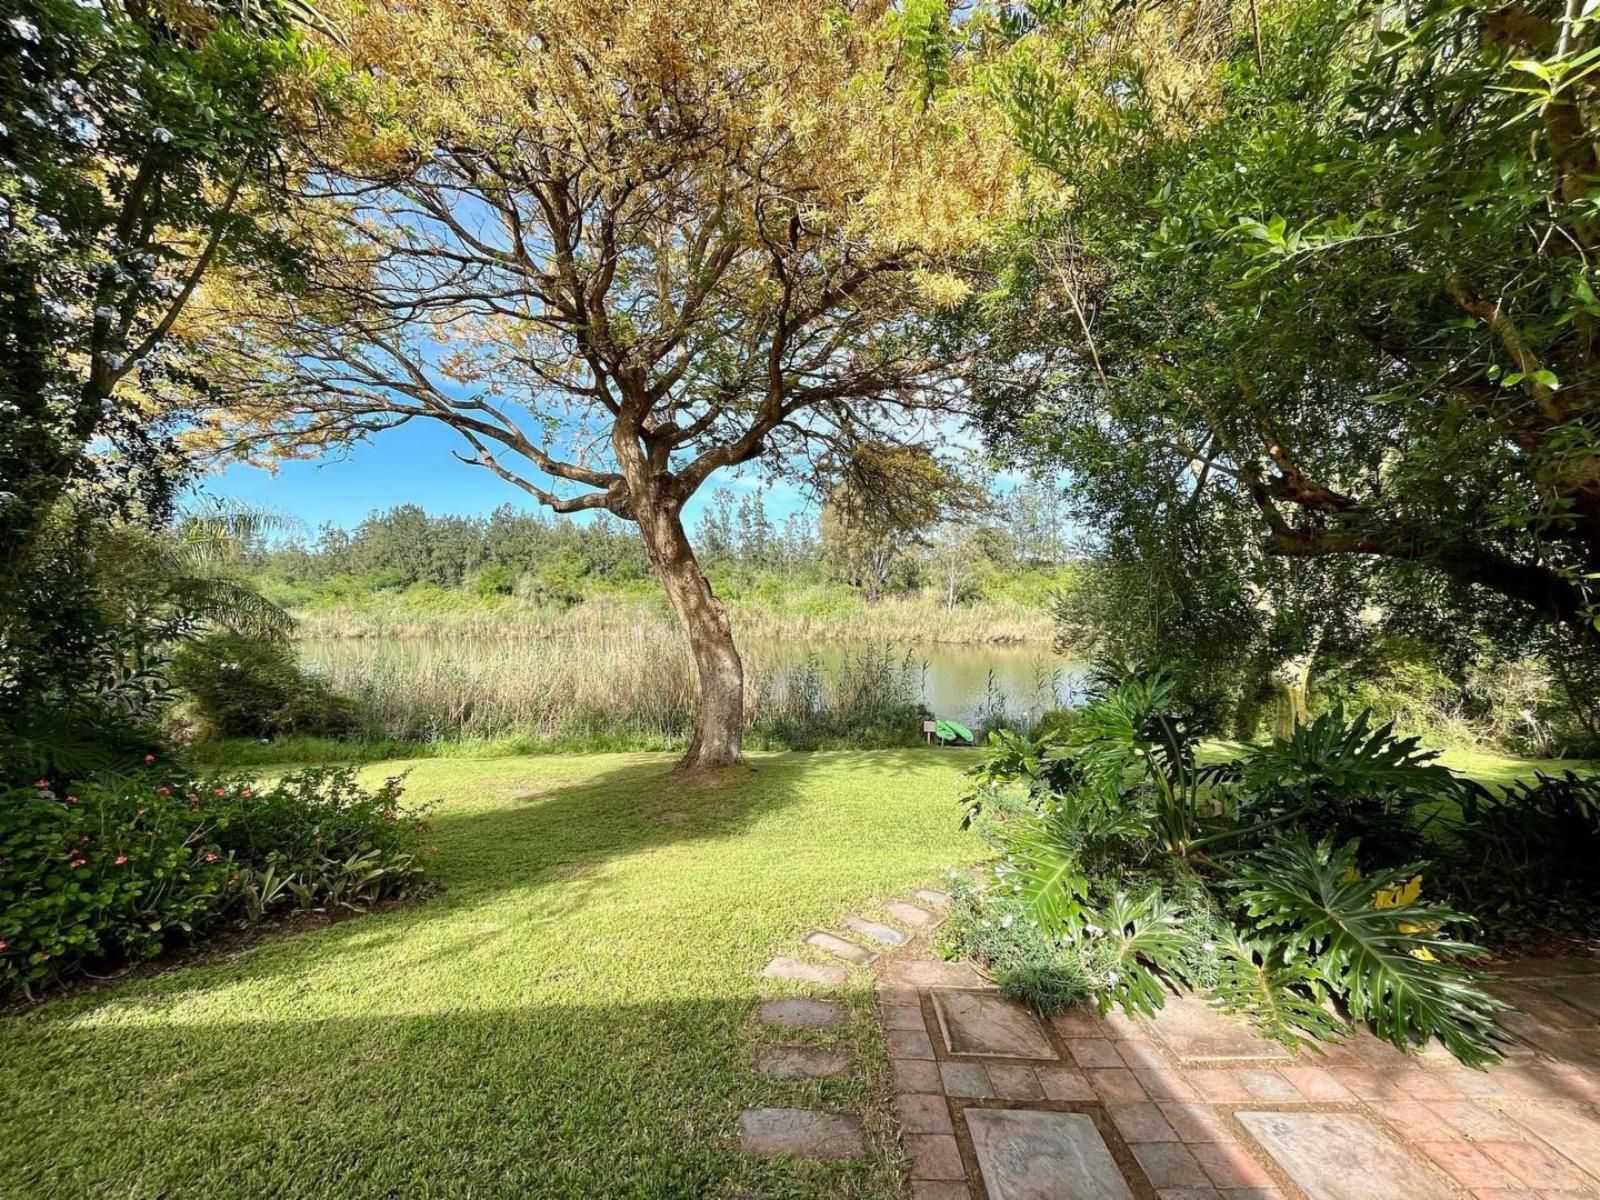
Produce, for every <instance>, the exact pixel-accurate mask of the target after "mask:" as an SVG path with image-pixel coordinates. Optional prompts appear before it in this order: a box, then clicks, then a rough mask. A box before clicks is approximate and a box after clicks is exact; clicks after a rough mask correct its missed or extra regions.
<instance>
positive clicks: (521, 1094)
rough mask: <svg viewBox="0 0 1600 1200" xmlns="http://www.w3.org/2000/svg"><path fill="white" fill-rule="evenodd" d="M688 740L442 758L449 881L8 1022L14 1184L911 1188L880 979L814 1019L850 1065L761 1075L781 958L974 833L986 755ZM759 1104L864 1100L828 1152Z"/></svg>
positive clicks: (441, 862) (0, 1090)
mask: <svg viewBox="0 0 1600 1200" xmlns="http://www.w3.org/2000/svg"><path fill="white" fill-rule="evenodd" d="M671 761H672V760H671V758H670V757H669V756H666V755H596V756H590V757H556V758H551V757H540V758H496V759H484V760H471V759H459V758H457V759H443V760H438V759H434V760H423V761H417V762H415V763H411V764H380V765H378V766H374V767H371V768H368V772H369V773H370V774H373V775H381V774H385V773H388V772H389V771H392V770H395V769H398V768H399V767H403V766H408V765H409V766H410V767H411V776H410V781H409V789H408V790H409V793H410V795H411V796H413V797H414V798H418V799H425V798H436V799H439V800H441V801H442V806H441V808H440V809H439V811H438V813H437V816H436V819H435V830H434V835H433V840H435V841H436V842H437V845H438V854H437V878H438V880H439V882H440V883H441V884H442V885H443V887H444V889H445V890H444V891H443V892H442V893H441V894H439V895H437V896H435V897H434V898H432V899H430V900H427V901H426V902H423V903H419V904H415V905H411V906H407V907H404V908H398V909H392V910H389V911H385V912H380V913H374V914H369V915H367V916H363V917H360V918H357V919H352V920H348V921H344V922H340V923H338V924H335V925H331V926H327V927H324V928H320V929H315V930H310V931H305V932H300V933H296V934H292V935H283V936H274V937H269V938H267V939H266V940H264V941H261V942H259V943H257V944H255V945H254V946H252V947H250V948H248V949H246V950H243V951H239V952H236V953H234V954H233V955H231V956H228V957H226V958H219V959H218V960H215V961H211V962H208V963H203V964H197V965H191V966H187V967H180V968H177V969H173V970H170V971H167V972H164V973H161V974H158V975H153V976H150V977H147V978H143V979H137V980H129V981H127V982H125V983H123V984H121V985H119V986H116V987H113V988H110V989H108V990H104V991H101V992H98V993H93V994H82V995H78V996H75V997H69V998H65V999H61V1000H57V1001H54V1002H52V1003H49V1004H46V1005H43V1006H41V1007H39V1008H37V1009H34V1010H32V1011H31V1012H28V1013H25V1014H23V1015H20V1016H14V1017H10V1018H5V1019H0V1104H3V1106H4V1111H5V1122H4V1125H5V1130H6V1136H5V1137H4V1138H0V1194H3V1195H6V1196H15V1197H29V1198H40V1197H57V1196H74V1197H75V1196H95V1197H158V1196H159V1197H189V1196H196V1197H198V1196H204V1197H208V1198H219V1197H292V1198H295V1200H302V1198H304V1200H310V1198H315V1197H338V1198H340V1200H357V1198H362V1197H483V1198H489V1197H513V1196H514V1197H562V1198H568V1197H613V1196H615V1197H669V1196H670V1197H679V1196H682V1197H701V1196H729V1195H731V1194H732V1193H733V1192H734V1191H736V1190H737V1189H739V1188H748V1189H751V1190H754V1191H757V1192H759V1194H761V1195H763V1196H773V1197H778V1196H788V1197H827V1196H863V1197H892V1196H898V1195H900V1194H901V1188H902V1180H903V1178H904V1175H903V1170H904V1163H903V1161H902V1159H901V1156H900V1151H899V1150H898V1148H897V1144H896V1142H895V1139H894V1135H893V1125H892V1122H891V1116H890V1107H889V1103H890V1100H891V1096H892V1085H891V1082H890V1075H889V1071H888V1064H887V1060H886V1059H885V1057H884V1055H883V1048H882V1044H881V1037H880V1035H879V1033H878V1032H877V1028H876V1024H875V1021H874V1018H873V1012H872V996H871V992H870V988H869V986H868V984H867V982H866V981H865V980H860V981H858V982H857V983H856V984H855V985H853V986H852V987H851V988H850V989H848V990H847V992H846V995H845V998H846V1001H847V1003H849V1005H850V1006H851V1009H852V1013H853V1017H854V1020H853V1023H852V1024H851V1026H850V1027H849V1028H848V1029H845V1030H842V1031H835V1032H831V1033H828V1034H813V1035H810V1036H811V1038H813V1039H816V1040H824V1041H826V1040H829V1039H830V1038H832V1039H837V1040H839V1041H842V1042H844V1043H846V1044H848V1045H849V1046H850V1047H851V1048H852V1049H853V1051H854V1053H855V1055H856V1063H857V1065H856V1069H855V1070H853V1071H852V1072H850V1073H849V1075H848V1076H847V1077H842V1078H839V1079H835V1080H828V1081H820V1082H809V1083H776V1082H767V1081H762V1080H759V1079H758V1078H757V1077H755V1075H754V1073H753V1072H752V1070H751V1068H750V1054H751V1049H752V1046H753V1045H754V1044H756V1042H757V1041H758V1040H759V1039H761V1038H764V1037H767V1038H770V1037H771V1036H772V1035H771V1034H770V1033H767V1032H765V1031H763V1030H761V1029H760V1028H759V1027H758V1026H757V1024H756V1022H755V1020H754V1009H755V1006H756V1003H757V1001H758V999H759V998H760V997H761V996H762V995H764V994H770V993H771V992H772V991H773V990H774V989H773V988H772V987H771V985H770V984H768V985H767V986H763V984H764V981H762V980H761V979H760V977H759V972H760V969H761V967H762V966H763V964H764V963H765V962H766V961H767V960H768V959H769V958H770V957H771V956H772V955H773V954H774V953H777V952H792V951H794V950H795V948H796V944H797V939H798V938H799V937H800V936H801V935H802V934H804V933H805V931H806V930H807V929H809V928H811V927H813V926H815V925H818V924H825V923H828V922H831V921H835V920H837V919H839V918H841V917H843V916H844V915H846V914H847V913H849V912H850V911H853V910H854V909H856V908H858V907H860V906H862V905H868V904H870V903H871V902H872V901H873V900H875V899H879V898H884V897H889V896H892V895H894V894H896V893H900V894H904V893H905V892H906V891H907V889H910V888H913V887H915V886H918V885H921V884H926V883H929V882H932V881H936V880H937V879H938V878H939V877H940V875H941V873H942V872H943V871H944V870H945V869H947V868H950V867H954V866H959V865H962V864H964V863H967V862H970V861H973V860H975V859H978V858H980V857H982V856H983V854H984V849H983V846H982V844H981V843H980V842H979V841H978V840H977V839H976V838H975V837H972V836H970V835H965V834H962V833H961V832H959V830H958V829H957V821H958V818H959V809H958V807H957V806H956V804H955V803H954V802H953V800H954V796H955V793H956V790H957V787H958V783H957V780H958V774H959V771H960V770H961V768H963V767H965V766H967V765H969V764H970V763H971V762H972V759H971V758H970V757H969V756H963V755H961V754H959V753H951V752H940V751H933V750H920V751H880V752H873V753H850V752H839V753H818V754H798V753H796V754H770V755H769V754H763V755H755V756H753V758H752V761H753V764H754V767H755V769H754V770H753V771H752V772H750V773H748V774H745V773H740V774H738V775H736V776H734V777H732V778H729V779H727V780H724V781H723V782H721V783H720V784H717V785H707V784H704V783H687V782H684V781H681V780H679V779H676V778H674V777H672V776H671V775H670V774H669V768H670V765H671ZM753 1104H783V1105H800V1106H807V1107H821V1108H829V1109H837V1110H841V1111H855V1112H859V1113H861V1114H862V1115H863V1116H864V1117H865V1119H866V1121H867V1127H868V1132H869V1140H870V1143H871V1153H870V1155H869V1156H868V1157H866V1158H865V1159H863V1160H860V1161H857V1162H854V1163H850V1164H845V1165H833V1166H816V1165H807V1164H799V1163H788V1162H779V1163H766V1164H763V1163H756V1162H750V1161H746V1160H745V1159H743V1157H742V1156H741V1155H740V1153H739V1150H738V1114H739V1111H740V1110H741V1109H742V1108H744V1107H746V1106H748V1105H753Z"/></svg>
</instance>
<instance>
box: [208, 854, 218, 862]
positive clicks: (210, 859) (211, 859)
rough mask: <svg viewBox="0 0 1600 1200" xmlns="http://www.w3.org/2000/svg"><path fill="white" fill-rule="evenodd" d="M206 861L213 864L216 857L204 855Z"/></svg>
mask: <svg viewBox="0 0 1600 1200" xmlns="http://www.w3.org/2000/svg"><path fill="white" fill-rule="evenodd" d="M206 861H207V862H208V863H214V862H216V861H217V856H216V855H215V854H208V855H206Z"/></svg>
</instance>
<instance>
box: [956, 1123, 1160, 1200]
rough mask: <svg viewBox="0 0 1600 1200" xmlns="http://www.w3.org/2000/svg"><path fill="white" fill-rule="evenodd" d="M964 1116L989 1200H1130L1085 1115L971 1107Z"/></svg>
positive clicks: (1114, 1163) (1093, 1127)
mask: <svg viewBox="0 0 1600 1200" xmlns="http://www.w3.org/2000/svg"><path fill="white" fill-rule="evenodd" d="M965 1115H966V1120H967V1128H968V1129H969V1130H970V1131H971V1133H972V1148H973V1151H974V1152H975V1153H976V1154H977V1156H978V1169H979V1170H980V1171H981V1172H982V1173H983V1184H984V1187H985V1188H986V1189H987V1190H988V1192H989V1200H1133V1192H1132V1191H1131V1190H1130V1189H1129V1187H1128V1184H1127V1181H1126V1180H1124V1179H1123V1177H1122V1172H1121V1171H1120V1170H1119V1169H1118V1168H1117V1164H1116V1160H1115V1159H1113V1158H1112V1157H1111V1151H1110V1150H1109V1149H1108V1148H1107V1147H1106V1143H1105V1139H1104V1138H1102V1137H1101V1136H1100V1131H1099V1130H1098V1129H1096V1128H1095V1125H1094V1122H1093V1121H1092V1120H1090V1119H1089V1118H1088V1117H1086V1116H1085V1115H1084V1114H1082V1113H1063V1112H1042V1111H1037V1110H1024V1109H988V1108H969V1109H967V1110H966V1114H965Z"/></svg>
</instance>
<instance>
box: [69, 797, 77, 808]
mask: <svg viewBox="0 0 1600 1200" xmlns="http://www.w3.org/2000/svg"><path fill="white" fill-rule="evenodd" d="M77 803H78V798H77V797H76V796H68V797H67V807H68V808H72V807H73V806H74V805H76V804H77Z"/></svg>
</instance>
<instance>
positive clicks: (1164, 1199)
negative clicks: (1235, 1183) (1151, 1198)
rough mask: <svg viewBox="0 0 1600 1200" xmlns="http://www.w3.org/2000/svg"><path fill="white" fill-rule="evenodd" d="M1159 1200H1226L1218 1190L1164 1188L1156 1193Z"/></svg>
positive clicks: (1205, 1188)
mask: <svg viewBox="0 0 1600 1200" xmlns="http://www.w3.org/2000/svg"><path fill="white" fill-rule="evenodd" d="M1156 1197H1157V1200H1225V1198H1224V1196H1223V1195H1222V1193H1221V1192H1219V1191H1217V1189H1216V1188H1208V1187H1192V1188H1162V1189H1161V1190H1160V1191H1159V1192H1157V1193H1156Z"/></svg>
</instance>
